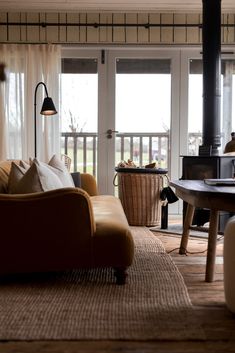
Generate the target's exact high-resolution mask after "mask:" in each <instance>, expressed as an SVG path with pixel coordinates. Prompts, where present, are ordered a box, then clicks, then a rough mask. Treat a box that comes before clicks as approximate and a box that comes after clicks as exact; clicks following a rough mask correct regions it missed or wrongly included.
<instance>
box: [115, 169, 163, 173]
mask: <svg viewBox="0 0 235 353" xmlns="http://www.w3.org/2000/svg"><path fill="white" fill-rule="evenodd" d="M115 171H116V172H118V173H143V174H167V173H168V170H167V169H163V168H138V167H136V168H131V167H115Z"/></svg>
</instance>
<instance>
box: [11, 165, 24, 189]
mask: <svg viewBox="0 0 235 353" xmlns="http://www.w3.org/2000/svg"><path fill="white" fill-rule="evenodd" d="M26 171H27V170H26V169H25V168H22V167H21V166H20V165H17V164H16V163H15V162H12V163H11V170H10V174H9V178H8V193H9V194H15V189H16V188H17V185H18V183H19V181H20V180H21V179H22V178H23V176H24V175H25V173H26Z"/></svg>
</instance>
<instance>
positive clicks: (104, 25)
mask: <svg viewBox="0 0 235 353" xmlns="http://www.w3.org/2000/svg"><path fill="white" fill-rule="evenodd" d="M0 26H41V27H53V26H59V27H61V26H64V27H71V26H73V27H76V26H78V27H94V28H98V27H145V28H149V27H199V28H202V24H195V23H184V24H183V23H97V22H93V23H84V22H83V23H78V22H74V23H58V22H57V23H56V22H37V23H36V22H0ZM228 26H230V25H228ZM232 26H234V25H232Z"/></svg>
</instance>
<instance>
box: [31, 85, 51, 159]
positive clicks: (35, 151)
mask: <svg viewBox="0 0 235 353" xmlns="http://www.w3.org/2000/svg"><path fill="white" fill-rule="evenodd" d="M40 85H43V86H44V88H45V92H46V96H47V97H48V91H47V86H46V85H45V83H44V82H39V83H38V84H37V86H36V87H35V91H34V155H35V158H36V157H37V90H38V87H39V86H40Z"/></svg>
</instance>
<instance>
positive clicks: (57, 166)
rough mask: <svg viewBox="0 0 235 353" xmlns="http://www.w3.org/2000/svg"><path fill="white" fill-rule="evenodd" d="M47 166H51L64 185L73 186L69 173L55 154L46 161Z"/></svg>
mask: <svg viewBox="0 0 235 353" xmlns="http://www.w3.org/2000/svg"><path fill="white" fill-rule="evenodd" d="M48 166H49V167H52V168H53V169H52V170H53V172H54V173H56V175H57V176H58V177H59V179H60V181H61V182H62V184H63V185H64V187H75V185H74V182H73V178H72V176H71V174H70V173H69V171H68V169H67V168H66V166H65V165H64V163H63V162H62V161H61V160H60V159H59V158H58V157H57V156H56V155H53V156H52V158H51V159H50V161H49V162H48Z"/></svg>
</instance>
